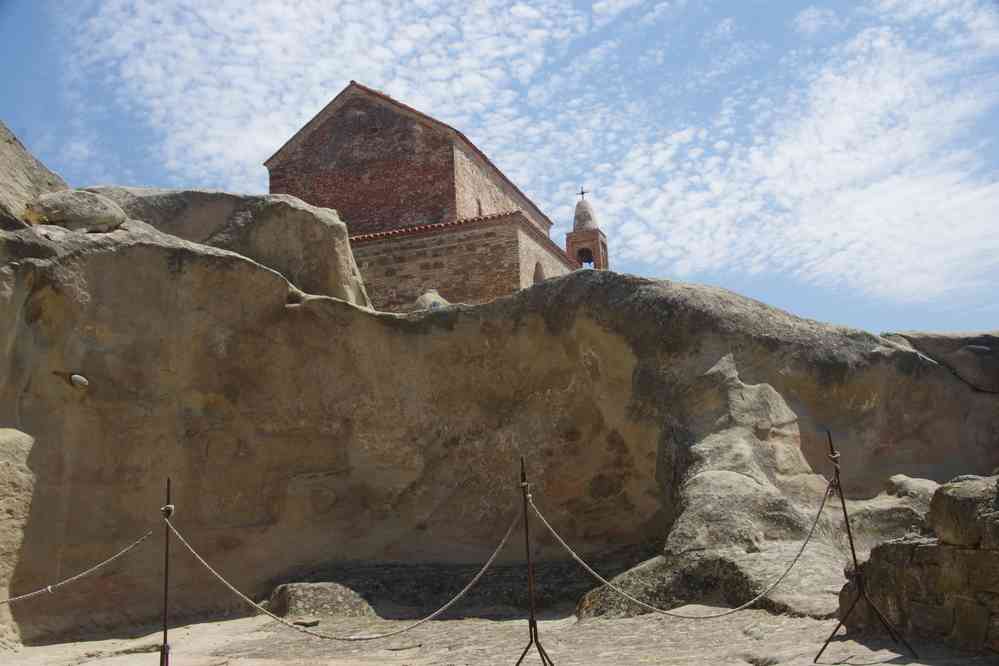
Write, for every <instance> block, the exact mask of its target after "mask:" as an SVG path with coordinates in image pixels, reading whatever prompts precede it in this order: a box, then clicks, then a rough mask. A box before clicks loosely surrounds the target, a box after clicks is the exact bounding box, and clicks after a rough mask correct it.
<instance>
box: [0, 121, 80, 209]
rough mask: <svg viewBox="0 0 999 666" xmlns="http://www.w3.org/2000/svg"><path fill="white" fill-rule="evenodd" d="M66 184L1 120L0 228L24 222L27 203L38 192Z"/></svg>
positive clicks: (59, 187) (41, 192)
mask: <svg viewBox="0 0 999 666" xmlns="http://www.w3.org/2000/svg"><path fill="white" fill-rule="evenodd" d="M66 188H67V185H66V182H65V181H64V180H63V179H62V178H60V177H59V176H57V175H56V174H54V173H52V172H51V171H49V170H48V169H47V168H46V167H45V165H44V164H42V163H41V162H39V161H38V160H37V159H35V157H34V156H33V155H32V154H31V153H29V152H28V151H27V150H25V148H24V145H23V144H22V143H21V142H20V141H18V139H17V137H16V136H14V133H13V132H11V131H10V130H9V129H8V128H7V126H6V125H4V124H3V123H2V122H0V229H19V228H22V227H25V226H27V216H26V215H25V213H26V210H25V207H26V206H27V204H28V203H30V202H31V201H32V200H34V199H35V197H37V196H38V195H40V194H44V193H46V192H57V191H59V190H65V189H66Z"/></svg>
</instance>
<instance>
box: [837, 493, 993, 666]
mask: <svg viewBox="0 0 999 666" xmlns="http://www.w3.org/2000/svg"><path fill="white" fill-rule="evenodd" d="M929 522H930V526H931V527H932V529H933V532H934V533H935V535H936V538H926V537H924V538H906V539H899V540H894V541H889V542H887V543H884V544H881V545H879V546H877V547H875V548H874V550H873V551H872V552H871V557H870V560H869V561H867V562H866V563H865V564H864V565H863V574H864V577H865V580H866V586H867V590H868V592H869V594H870V596H871V598H872V599H873V601H874V603H875V604H877V605H878V607H879V608H880V609H881V610H882V611H883V612H884V613H885V614H886V615H887V616H888V618H889V619H890V621H891V622H892V623H893V624H894V625H895V626H896V627H897V628H899V629H901V630H902V632H903V633H904V634H905V635H908V636H917V637H920V638H923V639H927V638H929V639H938V640H942V641H945V642H947V643H951V644H953V645H956V646H957V647H960V648H963V649H968V650H974V651H977V652H989V651H991V652H993V653H995V652H999V540H997V539H996V536H997V534H999V529H997V528H999V477H996V476H993V477H977V476H965V477H958V478H957V479H955V480H953V481H951V482H950V483H947V484H945V485H943V486H941V487H940V488H939V489H938V490H937V492H936V494H935V495H934V497H933V502H932V509H931V512H930V520H929ZM855 598H856V585H855V584H854V583H853V582H852V581H851V582H850V583H848V584H847V585H846V586H844V587H843V590H842V592H841V594H840V613H841V614H842V613H845V611H846V609H847V608H848V607H849V604H852V603H853V600H854V599H855ZM847 626H848V628H849V629H851V630H854V631H857V630H859V631H876V632H882V631H883V629H882V627H881V625H880V623H879V622H878V619H877V618H876V617H875V616H874V614H873V612H872V611H871V610H870V608H869V607H868V606H867V604H865V603H864V602H863V601H861V602H860V603H859V605H858V606H857V609H856V610H854V612H853V614H851V615H850V617H849V619H848V622H847Z"/></svg>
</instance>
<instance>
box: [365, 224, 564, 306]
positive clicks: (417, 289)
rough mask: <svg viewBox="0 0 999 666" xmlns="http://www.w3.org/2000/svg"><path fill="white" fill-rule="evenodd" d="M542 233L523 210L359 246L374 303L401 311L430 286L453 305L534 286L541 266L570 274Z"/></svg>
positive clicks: (548, 272) (549, 272) (551, 272)
mask: <svg viewBox="0 0 999 666" xmlns="http://www.w3.org/2000/svg"><path fill="white" fill-rule="evenodd" d="M538 234H540V232H539V231H537V230H536V228H534V227H533V225H532V223H531V222H530V221H528V220H527V218H526V216H524V215H523V214H521V213H519V212H518V213H514V214H511V215H508V216H502V217H498V218H494V219H491V220H483V221H470V222H468V223H465V224H459V225H456V226H452V227H450V228H446V229H437V230H431V231H428V232H423V233H410V234H404V235H397V236H389V237H387V238H380V239H379V238H376V239H370V240H355V241H354V244H353V248H354V257H355V259H356V261H357V263H358V267H359V269H360V271H361V274H362V275H363V276H364V280H365V286H366V287H367V288H368V293H369V294H370V295H371V299H372V301H373V303H374V306H375V307H376V308H377V309H379V310H387V311H400V310H404V309H406V308H407V307H408V306H409V305H410V304H412V302H413V301H415V300H416V299H417V298H418V297H419V296H420V295H422V294H423V293H425V292H427V291H428V290H430V289H437V291H438V292H439V293H440V295H441V296H443V297H444V298H445V299H447V300H448V301H450V302H452V303H483V302H486V301H490V300H493V299H495V298H499V297H500V296H507V295H509V294H511V293H513V292H515V291H517V290H518V289H522V288H524V287H529V286H530V285H531V284H533V282H534V272H535V269H536V267H537V266H538V265H539V264H540V265H541V266H542V269H543V272H544V273H545V275H544V277H545V278H549V277H554V276H556V275H564V274H566V273H568V272H570V270H572V268H573V267H572V266H571V265H569V264H567V263H563V262H561V261H558V260H557V259H555V258H554V257H553V253H552V251H551V249H550V248H546V247H545V241H544V240H543V239H542V238H540V237H539V236H538ZM549 242H550V241H549Z"/></svg>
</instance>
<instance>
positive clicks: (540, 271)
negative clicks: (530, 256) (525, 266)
mask: <svg viewBox="0 0 999 666" xmlns="http://www.w3.org/2000/svg"><path fill="white" fill-rule="evenodd" d="M544 281H545V269H544V268H542V267H541V262H540V261H539V262H538V263H536V264H534V284H537V283H539V282H544Z"/></svg>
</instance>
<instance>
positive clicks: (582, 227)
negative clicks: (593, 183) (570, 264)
mask: <svg viewBox="0 0 999 666" xmlns="http://www.w3.org/2000/svg"><path fill="white" fill-rule="evenodd" d="M579 196H580V199H579V203H577V204H576V214H575V216H574V219H573V223H572V232H571V233H568V234H566V235H565V253H566V254H568V255H569V256H570V257H572V258H573V259H575V260H576V261H577V262H579V265H580V267H581V268H595V269H597V270H607V269H608V268H610V261H609V260H608V256H607V236H605V235H604V232H603V231H601V230H600V226H599V225H598V224H597V215H596V213H595V212H594V211H593V206H592V205H590V202H589V201H587V200H586V190H583V189H580V190H579Z"/></svg>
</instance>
